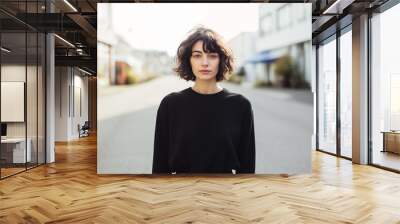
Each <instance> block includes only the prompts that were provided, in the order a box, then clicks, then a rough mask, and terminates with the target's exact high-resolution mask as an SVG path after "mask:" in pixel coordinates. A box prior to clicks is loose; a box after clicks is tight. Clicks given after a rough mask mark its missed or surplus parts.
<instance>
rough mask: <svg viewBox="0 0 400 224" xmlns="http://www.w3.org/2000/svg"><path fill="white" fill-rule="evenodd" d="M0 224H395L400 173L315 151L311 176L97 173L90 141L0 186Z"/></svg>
mask: <svg viewBox="0 0 400 224" xmlns="http://www.w3.org/2000/svg"><path fill="white" fill-rule="evenodd" d="M0 223H371V224H377V223H379V224H380V223H383V224H386V223H400V175H399V174H395V173H391V172H388V171H384V170H380V169H377V168H374V167H369V166H360V165H353V164H352V163H351V162H350V161H348V160H343V159H338V158H335V157H333V156H330V155H326V154H323V153H320V152H314V153H313V172H312V174H309V175H294V176H285V175H261V176H260V175H258V176H246V175H244V176H234V177H232V176H221V175H219V176H218V175H217V176H198V177H194V176H191V177H190V176H186V177H182V176H169V177H157V178H156V177H154V176H145V175H142V176H134V175H105V176H99V175H97V174H96V139H95V137H93V136H92V137H89V138H82V140H79V141H75V142H70V143H68V144H65V143H64V144H57V146H56V163H54V164H50V165H45V166H41V167H38V168H35V169H33V170H29V171H27V172H25V173H21V174H19V175H16V176H13V177H10V178H7V179H5V180H2V181H0Z"/></svg>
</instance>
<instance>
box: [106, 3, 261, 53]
mask: <svg viewBox="0 0 400 224" xmlns="http://www.w3.org/2000/svg"><path fill="white" fill-rule="evenodd" d="M259 5H260V4H258V3H239V4H238V3H235V4H232V3H231V4H229V3H219V4H216V3H189V4H185V3H172V4H171V3H168V4H166V3H164V4H160V3H135V4H130V3H114V4H112V13H113V26H114V30H115V32H117V33H119V34H120V35H122V36H123V37H124V38H125V40H127V41H128V42H129V43H130V44H131V45H132V47H134V48H139V49H147V50H150V49H151V50H162V51H167V52H168V53H169V55H170V56H174V55H175V53H176V50H177V48H178V46H179V44H180V43H181V41H182V40H184V38H185V37H186V36H187V33H188V32H189V31H190V30H191V29H192V28H193V27H195V26H196V25H199V24H201V25H204V26H206V27H209V28H211V29H213V30H215V31H216V32H218V33H219V34H221V35H222V36H223V38H224V39H225V40H226V41H229V40H230V39H231V38H233V37H235V36H236V35H238V34H239V33H241V32H249V31H250V32H255V31H257V30H258V8H259ZM99 16H101V15H99ZM99 25H101V24H99Z"/></svg>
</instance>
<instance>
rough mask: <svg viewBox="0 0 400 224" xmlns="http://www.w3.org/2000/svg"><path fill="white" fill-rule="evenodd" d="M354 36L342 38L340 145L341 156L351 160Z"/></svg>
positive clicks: (348, 34) (346, 35)
mask: <svg viewBox="0 0 400 224" xmlns="http://www.w3.org/2000/svg"><path fill="white" fill-rule="evenodd" d="M351 42H352V35H351V31H349V32H347V33H345V34H343V35H342V36H341V37H340V121H341V124H340V127H341V132H340V135H341V136H340V143H341V147H340V150H341V155H343V156H346V157H349V158H351V157H352V150H351V141H352V125H351V124H352V100H351V99H352V66H351V65H352V50H351V48H352V44H351Z"/></svg>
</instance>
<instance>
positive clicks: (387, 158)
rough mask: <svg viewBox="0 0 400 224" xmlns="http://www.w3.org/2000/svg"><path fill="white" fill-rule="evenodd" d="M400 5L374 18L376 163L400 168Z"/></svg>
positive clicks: (374, 147) (373, 62) (374, 128)
mask: <svg viewBox="0 0 400 224" xmlns="http://www.w3.org/2000/svg"><path fill="white" fill-rule="evenodd" d="M398 21H400V4H398V5H396V6H394V7H392V8H390V9H389V10H387V11H385V12H383V13H381V14H376V15H374V17H372V21H371V22H372V35H373V36H372V38H371V40H372V52H373V54H372V77H371V78H372V81H371V83H372V87H371V88H372V90H371V91H372V100H371V101H372V107H371V108H372V112H371V115H372V130H371V131H372V163H373V164H378V165H381V166H384V167H388V168H392V169H396V170H400V111H399V107H400V105H399V99H400V63H399V62H398V52H399V51H400V43H399V41H398V40H399V39H400V33H399V32H397V30H396V29H394V27H397V23H398Z"/></svg>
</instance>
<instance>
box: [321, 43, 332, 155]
mask: <svg viewBox="0 0 400 224" xmlns="http://www.w3.org/2000/svg"><path fill="white" fill-rule="evenodd" d="M318 51H319V52H318V65H319V69H318V70H319V71H318V82H319V84H318V107H319V108H318V116H319V124H318V136H319V137H318V147H319V149H321V150H324V151H327V152H331V153H336V40H333V41H330V42H328V43H326V44H324V45H320V47H319V48H318Z"/></svg>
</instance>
